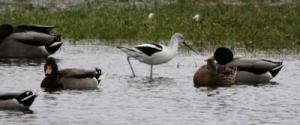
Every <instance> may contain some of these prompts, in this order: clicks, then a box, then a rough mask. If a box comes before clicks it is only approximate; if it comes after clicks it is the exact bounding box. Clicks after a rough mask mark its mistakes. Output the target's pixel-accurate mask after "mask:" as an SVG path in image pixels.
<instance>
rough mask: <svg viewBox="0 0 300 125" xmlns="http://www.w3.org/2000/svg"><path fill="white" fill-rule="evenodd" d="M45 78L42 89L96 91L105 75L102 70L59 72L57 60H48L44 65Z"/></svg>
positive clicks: (67, 70) (75, 69)
mask: <svg viewBox="0 0 300 125" xmlns="http://www.w3.org/2000/svg"><path fill="white" fill-rule="evenodd" d="M44 72H45V78H44V80H43V81H42V84H41V87H42V88H45V89H50V90H53V89H54V90H55V89H75V90H81V89H95V88H97V87H98V85H99V83H100V81H101V79H102V77H101V76H103V74H102V72H101V69H98V68H96V69H95V70H87V69H78V68H68V69H63V70H58V66H57V64H56V60H55V59H54V58H52V57H49V58H47V60H46V64H45V65H44Z"/></svg>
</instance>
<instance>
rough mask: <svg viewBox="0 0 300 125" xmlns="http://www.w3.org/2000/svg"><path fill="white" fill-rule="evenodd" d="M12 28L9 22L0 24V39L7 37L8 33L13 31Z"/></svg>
mask: <svg viewBox="0 0 300 125" xmlns="http://www.w3.org/2000/svg"><path fill="white" fill-rule="evenodd" d="M13 30H14V28H13V26H12V25H10V24H2V25H0V39H1V38H5V37H7V36H8V35H9V34H11V33H12V32H13Z"/></svg>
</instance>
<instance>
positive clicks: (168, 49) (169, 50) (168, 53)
mask: <svg viewBox="0 0 300 125" xmlns="http://www.w3.org/2000/svg"><path fill="white" fill-rule="evenodd" d="M179 43H183V44H184V45H186V46H187V47H188V48H189V49H191V50H192V51H194V52H195V50H194V49H192V48H191V47H190V46H189V45H188V44H186V43H185V42H184V37H183V35H182V34H180V33H175V34H174V35H173V36H172V37H171V40H170V43H169V44H168V45H167V46H165V45H162V44H141V45H137V46H135V47H132V48H126V47H121V46H118V47H117V48H119V49H121V50H122V51H123V52H124V53H125V54H126V55H127V61H128V64H129V66H130V69H131V71H132V74H133V77H135V73H134V70H133V68H132V65H131V63H130V58H135V59H137V60H138V61H140V62H143V63H146V64H149V65H150V66H151V70H150V79H152V70H153V65H159V64H163V63H167V62H168V61H170V60H171V59H173V58H174V57H175V56H176V54H177V49H178V44H179Z"/></svg>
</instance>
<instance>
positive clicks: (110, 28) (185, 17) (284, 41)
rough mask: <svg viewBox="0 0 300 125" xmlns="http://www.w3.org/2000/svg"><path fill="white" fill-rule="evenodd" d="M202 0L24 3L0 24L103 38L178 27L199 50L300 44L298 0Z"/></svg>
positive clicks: (147, 37) (148, 37)
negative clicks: (228, 0) (275, 1)
mask: <svg viewBox="0 0 300 125" xmlns="http://www.w3.org/2000/svg"><path fill="white" fill-rule="evenodd" d="M203 1H204V0H203ZM203 1H202V2H184V1H183V0H179V2H178V3H170V4H158V3H156V2H153V3H151V4H145V5H141V6H133V5H130V4H102V3H93V2H92V3H86V4H80V5H76V6H73V7H70V8H67V9H52V8H41V7H32V6H24V7H19V8H16V9H14V10H4V11H3V12H1V14H0V24H3V23H11V24H46V25H54V26H57V29H56V30H57V32H59V33H61V34H63V37H64V38H70V39H75V40H78V39H105V40H106V41H109V42H113V41H115V40H122V39H126V41H127V42H136V41H157V40H169V39H170V36H171V35H172V34H173V33H175V32H180V33H182V34H183V35H184V36H185V38H186V39H187V40H188V41H189V42H190V43H191V44H193V45H194V46H195V47H198V49H199V50H200V49H202V48H205V47H208V46H214V45H227V46H231V47H245V48H248V49H249V50H252V49H258V50H279V51H280V50H282V49H286V50H296V51H298V50H299V48H300V3H299V2H292V3H288V4H282V5H269V4H265V3H259V2H257V1H256V2H246V4H240V5H236V4H224V3H222V2H214V4H211V3H209V4H208V3H207V4H205V2H203ZM244 1H247V0H244ZM150 12H153V13H155V16H154V18H153V19H152V20H149V19H148V14H149V13H150ZM195 14H199V15H200V18H201V19H200V21H199V22H196V21H193V20H192V17H193V16H194V15H195Z"/></svg>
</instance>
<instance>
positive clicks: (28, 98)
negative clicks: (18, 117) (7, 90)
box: [16, 91, 36, 106]
mask: <svg viewBox="0 0 300 125" xmlns="http://www.w3.org/2000/svg"><path fill="white" fill-rule="evenodd" d="M35 97H36V94H34V93H33V92H32V91H25V92H23V93H21V94H20V95H18V96H17V97H16V99H17V101H18V102H19V103H21V104H23V105H25V106H30V105H31V104H32V103H33V101H34V99H35Z"/></svg>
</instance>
